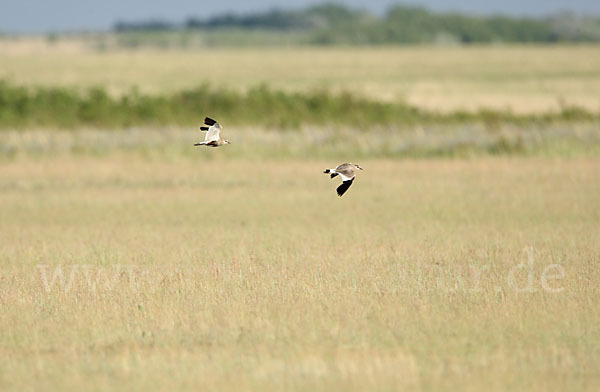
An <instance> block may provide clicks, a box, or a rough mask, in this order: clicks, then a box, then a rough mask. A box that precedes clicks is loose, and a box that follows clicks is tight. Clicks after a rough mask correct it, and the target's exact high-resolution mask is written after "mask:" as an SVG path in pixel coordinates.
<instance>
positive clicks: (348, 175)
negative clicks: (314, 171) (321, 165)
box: [323, 163, 362, 197]
mask: <svg viewBox="0 0 600 392" xmlns="http://www.w3.org/2000/svg"><path fill="white" fill-rule="evenodd" d="M354 169H358V170H362V167H360V166H359V165H354V164H352V163H342V164H341V165H339V166H338V167H336V168H335V169H325V171H324V172H323V173H326V174H330V176H331V178H334V177H335V176H337V175H339V176H340V177H342V185H340V186H338V187H337V189H336V191H337V194H338V196H340V197H342V195H343V194H344V193H346V191H347V190H348V188H350V185H352V182H353V181H354V177H356V175H355V174H354Z"/></svg>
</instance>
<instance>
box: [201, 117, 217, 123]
mask: <svg viewBox="0 0 600 392" xmlns="http://www.w3.org/2000/svg"><path fill="white" fill-rule="evenodd" d="M216 123H217V122H216V121H215V120H213V119H212V118H210V117H206V118H204V124H206V125H215V124H216Z"/></svg>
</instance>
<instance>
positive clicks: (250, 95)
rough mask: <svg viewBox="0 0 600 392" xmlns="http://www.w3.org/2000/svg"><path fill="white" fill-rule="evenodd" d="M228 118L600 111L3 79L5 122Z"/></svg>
mask: <svg viewBox="0 0 600 392" xmlns="http://www.w3.org/2000/svg"><path fill="white" fill-rule="evenodd" d="M207 114H210V115H211V116H214V117H217V118H227V123H228V124H237V125H263V126H265V127H272V128H275V127H276V128H298V127H300V126H301V125H305V124H318V125H329V124H331V125H336V124H338V125H352V126H363V127H364V126H368V125H383V126H385V125H417V124H447V123H454V124H461V123H471V122H483V123H485V124H487V125H491V126H494V125H499V124H504V123H514V124H519V125H527V124H540V123H542V124H544V123H552V122H565V121H567V122H568V121H579V122H581V121H598V120H600V114H598V113H592V112H589V111H586V110H584V109H581V108H576V107H563V108H562V109H561V110H560V111H556V112H548V113H543V114H535V115H519V114H515V113H512V112H510V111H490V110H481V111H478V112H453V113H435V112H430V111H424V110H422V109H419V108H416V107H414V106H411V105H408V104H406V103H404V102H399V101H396V102H379V101H372V100H368V99H365V98H362V97H359V96H356V95H353V94H351V93H348V92H343V93H332V92H329V91H326V90H319V91H309V92H283V91H275V90H272V89H270V88H269V87H267V86H265V85H260V86H257V87H254V88H251V89H249V90H248V91H247V92H245V93H240V92H235V91H232V90H226V89H220V88H214V87H211V86H210V85H208V84H205V85H202V86H199V87H196V88H192V89H189V90H184V91H181V92H177V93H174V94H165V95H146V94H142V93H139V92H138V91H137V90H135V89H133V90H131V91H130V92H128V93H126V94H123V95H121V96H118V97H114V96H111V95H109V94H108V93H107V92H106V91H105V90H104V89H103V88H100V87H95V88H91V89H89V90H87V91H84V92H81V91H79V90H76V89H68V88H62V87H23V86H16V85H13V84H11V83H9V82H7V81H0V128H1V129H10V128H13V129H14V128H17V129H25V128H31V127H50V128H52V127H56V128H65V129H71V128H77V127H82V126H89V127H102V128H115V129H118V128H127V127H132V126H138V125H156V126H161V125H181V126H190V125H194V124H198V123H200V122H201V121H202V119H203V118H204V116H205V115H207Z"/></svg>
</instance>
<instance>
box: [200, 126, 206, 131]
mask: <svg viewBox="0 0 600 392" xmlns="http://www.w3.org/2000/svg"><path fill="white" fill-rule="evenodd" d="M200 130H201V131H208V127H200Z"/></svg>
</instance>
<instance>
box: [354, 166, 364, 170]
mask: <svg viewBox="0 0 600 392" xmlns="http://www.w3.org/2000/svg"><path fill="white" fill-rule="evenodd" d="M354 167H355V168H357V169H358V170H362V169H363V168H362V167H360V166H359V165H354Z"/></svg>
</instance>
